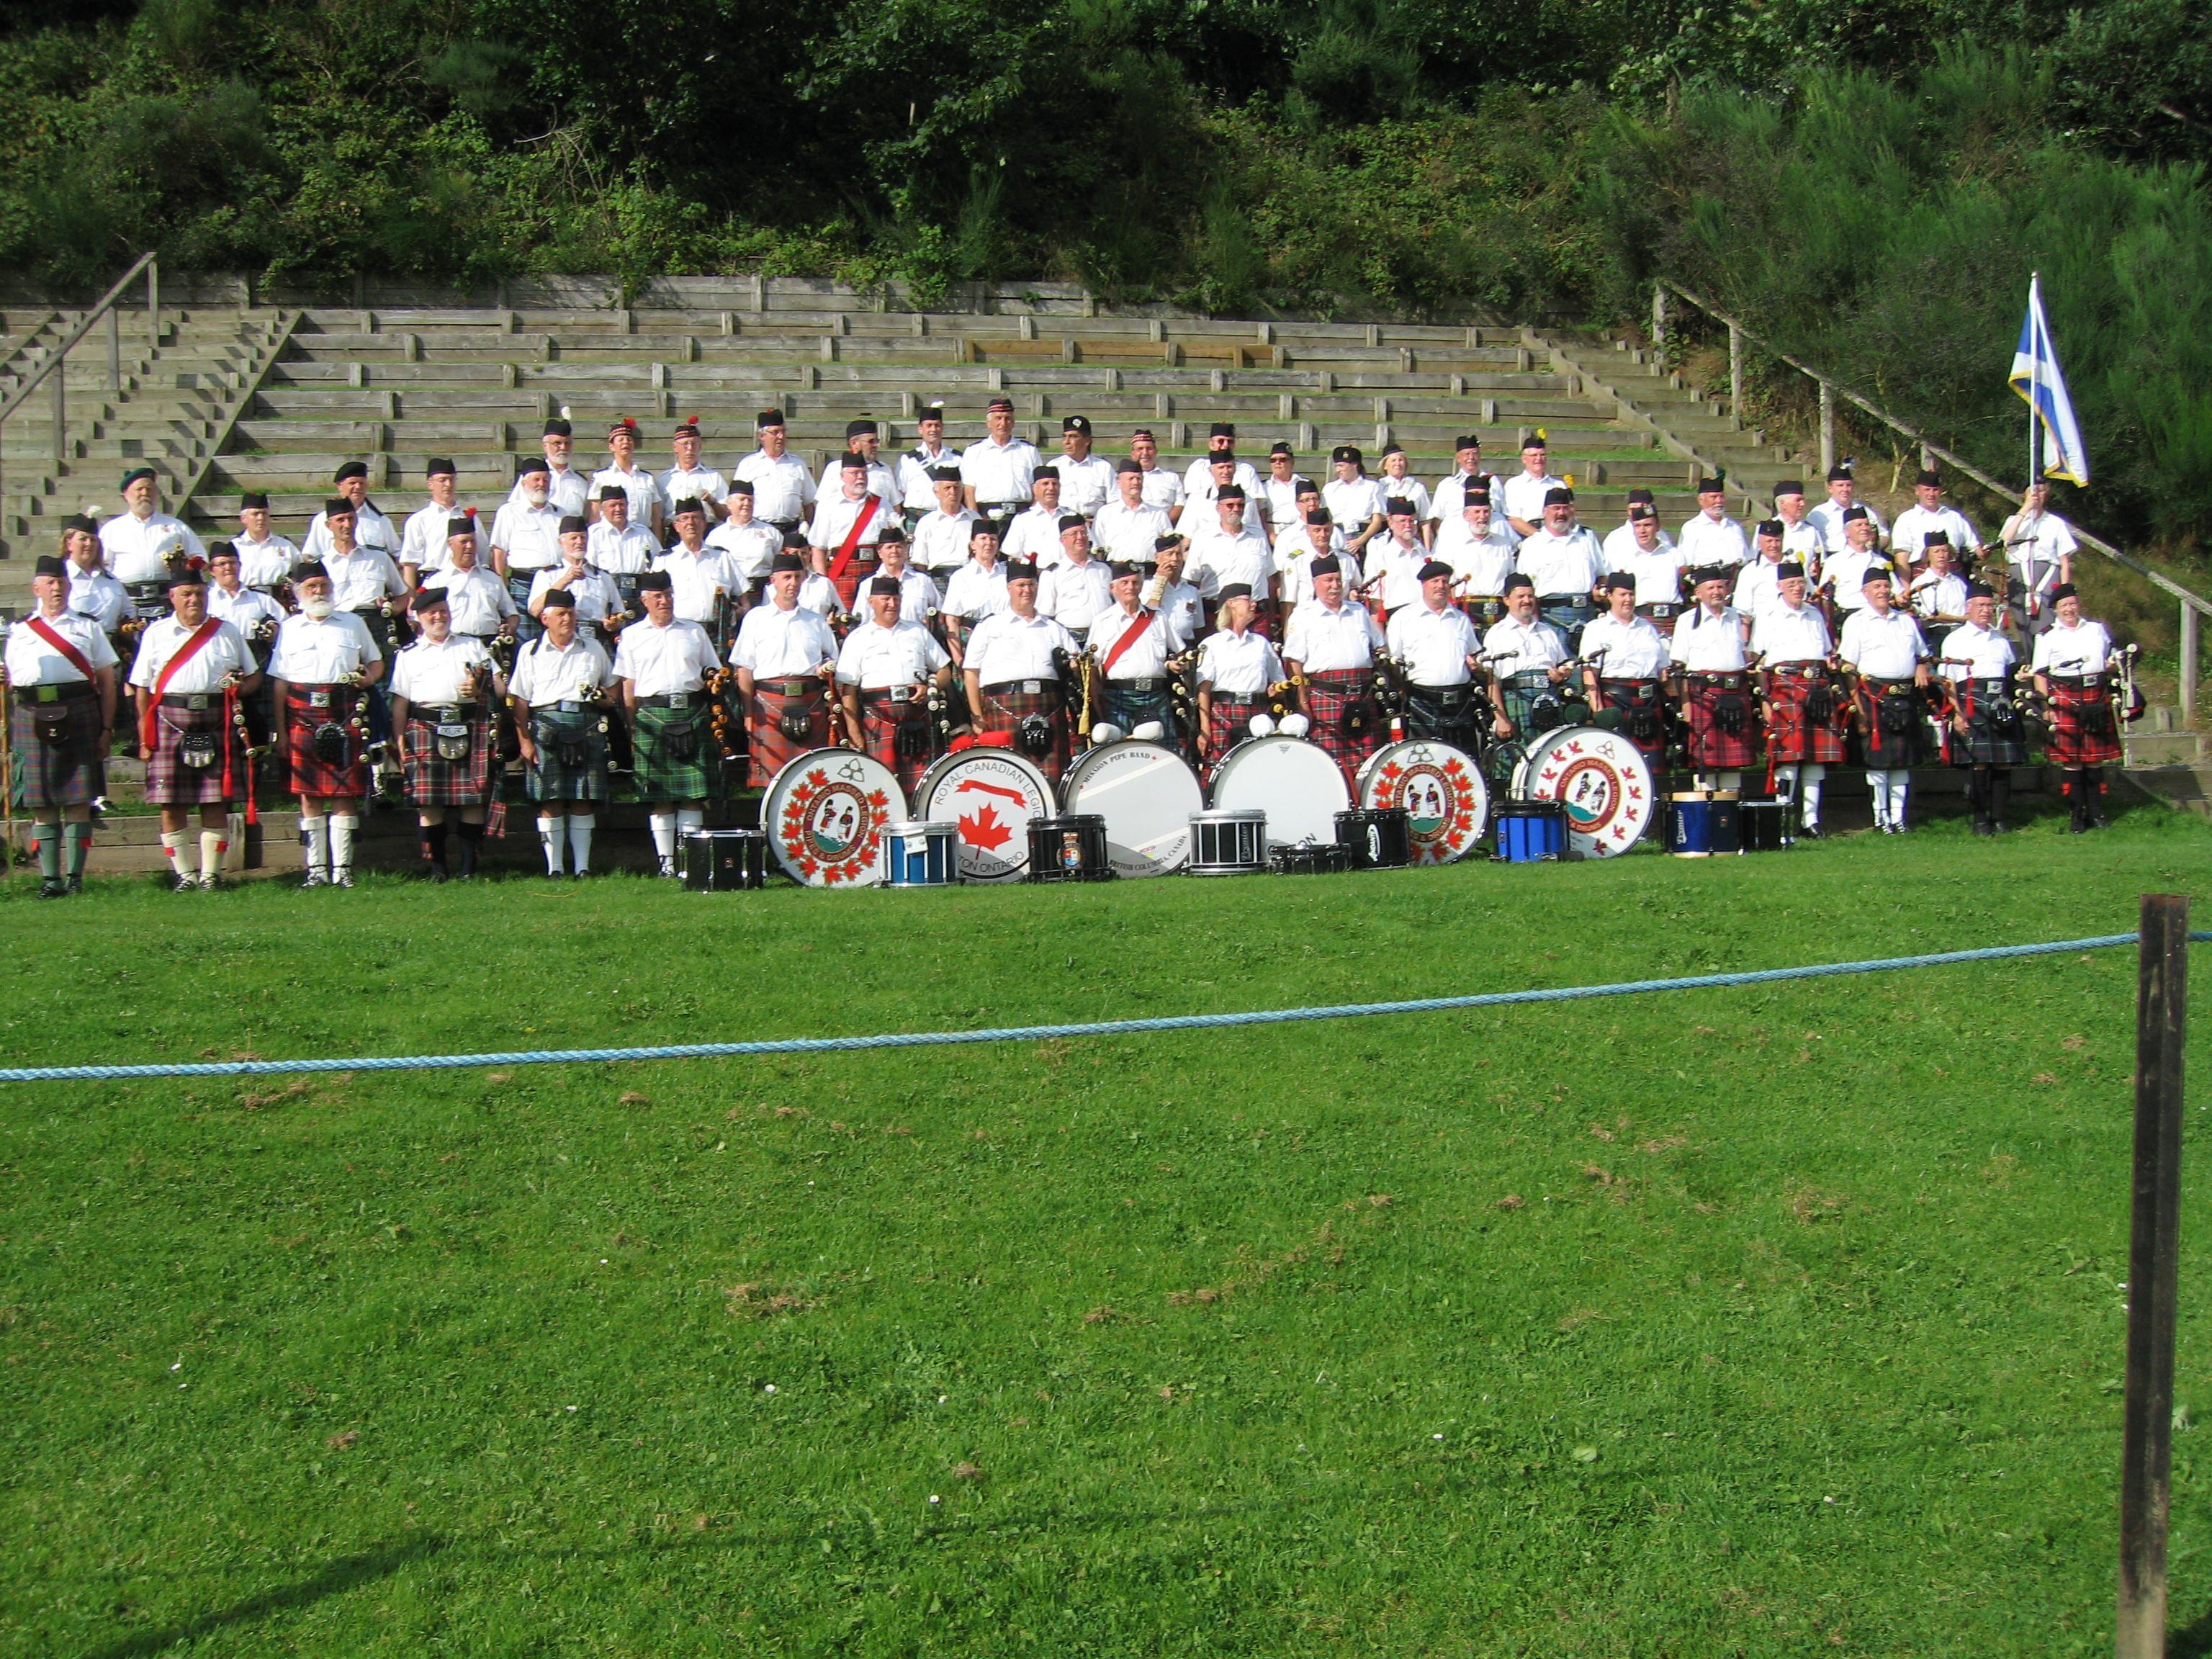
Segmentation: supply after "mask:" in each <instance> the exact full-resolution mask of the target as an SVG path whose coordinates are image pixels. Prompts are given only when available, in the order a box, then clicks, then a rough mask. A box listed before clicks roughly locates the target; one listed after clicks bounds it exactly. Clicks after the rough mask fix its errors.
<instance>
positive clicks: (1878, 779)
mask: <svg viewBox="0 0 2212 1659" xmlns="http://www.w3.org/2000/svg"><path fill="white" fill-rule="evenodd" d="M1867 793H1869V794H1870V795H1872V796H1873V797H1874V822H1875V828H1876V829H1880V828H1881V827H1882V826H1883V825H1885V824H1887V823H1888V822H1889V774H1888V773H1887V772H1869V773H1868V774H1867Z"/></svg>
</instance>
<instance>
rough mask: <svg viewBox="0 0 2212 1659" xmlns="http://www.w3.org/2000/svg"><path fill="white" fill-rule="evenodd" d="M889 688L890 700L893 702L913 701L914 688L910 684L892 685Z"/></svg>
mask: <svg viewBox="0 0 2212 1659" xmlns="http://www.w3.org/2000/svg"><path fill="white" fill-rule="evenodd" d="M914 693H915V688H914V687H912V686H910V685H894V686H892V687H890V694H891V701H892V702H913V701H914Z"/></svg>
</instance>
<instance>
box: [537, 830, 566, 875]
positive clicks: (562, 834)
mask: <svg viewBox="0 0 2212 1659" xmlns="http://www.w3.org/2000/svg"><path fill="white" fill-rule="evenodd" d="M567 831H568V819H567V818H565V817H560V818H540V819H538V840H539V841H541V842H544V843H545V873H546V874H547V875H549V876H557V875H559V874H560V873H561V846H562V842H564V841H565V840H566V839H567V838H568V836H567Z"/></svg>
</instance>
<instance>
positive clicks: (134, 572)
mask: <svg viewBox="0 0 2212 1659" xmlns="http://www.w3.org/2000/svg"><path fill="white" fill-rule="evenodd" d="M123 506H124V510H123V511H122V512H121V513H118V514H117V515H116V516H115V517H114V518H112V519H110V520H108V521H107V522H106V524H104V525H102V526H100V552H101V554H102V556H104V557H105V559H106V562H107V568H108V569H109V571H110V572H111V573H112V574H113V575H114V577H115V580H118V581H119V582H121V583H122V584H123V586H124V589H125V592H129V593H130V594H131V600H132V602H133V604H134V605H135V606H136V607H137V615H138V616H139V617H141V618H142V619H143V620H145V621H149V622H151V621H153V620H154V619H155V618H156V617H165V616H167V615H168V612H169V605H168V598H167V594H166V593H165V592H163V591H162V589H161V584H164V583H166V582H167V580H169V578H170V576H171V575H173V574H175V573H177V572H179V571H181V570H182V569H183V568H185V564H186V562H189V561H191V560H194V559H197V560H201V561H203V562H204V561H205V560H206V558H207V550H206V549H205V548H204V547H203V546H201V544H200V538H198V537H197V536H196V535H194V534H193V533H192V531H191V526H188V525H186V524H185V521H184V520H182V519H179V518H173V517H172V516H171V515H170V514H168V513H164V512H162V511H161V481H160V479H159V478H157V477H155V472H154V469H153V468H152V467H150V466H134V467H132V468H131V470H130V471H127V472H125V474H124V475H123Z"/></svg>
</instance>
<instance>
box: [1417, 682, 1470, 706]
mask: <svg viewBox="0 0 2212 1659" xmlns="http://www.w3.org/2000/svg"><path fill="white" fill-rule="evenodd" d="M1406 689H1407V690H1408V691H1410V692H1412V693H1413V695H1414V696H1417V697H1430V698H1433V699H1435V700H1436V701H1437V702H1448V701H1449V700H1450V699H1451V698H1453V697H1457V696H1468V695H1470V694H1471V693H1472V692H1473V691H1474V684H1473V683H1472V682H1470V681H1468V680H1462V681H1461V682H1460V683H1459V684H1457V685H1408V686H1407V688H1406Z"/></svg>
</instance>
